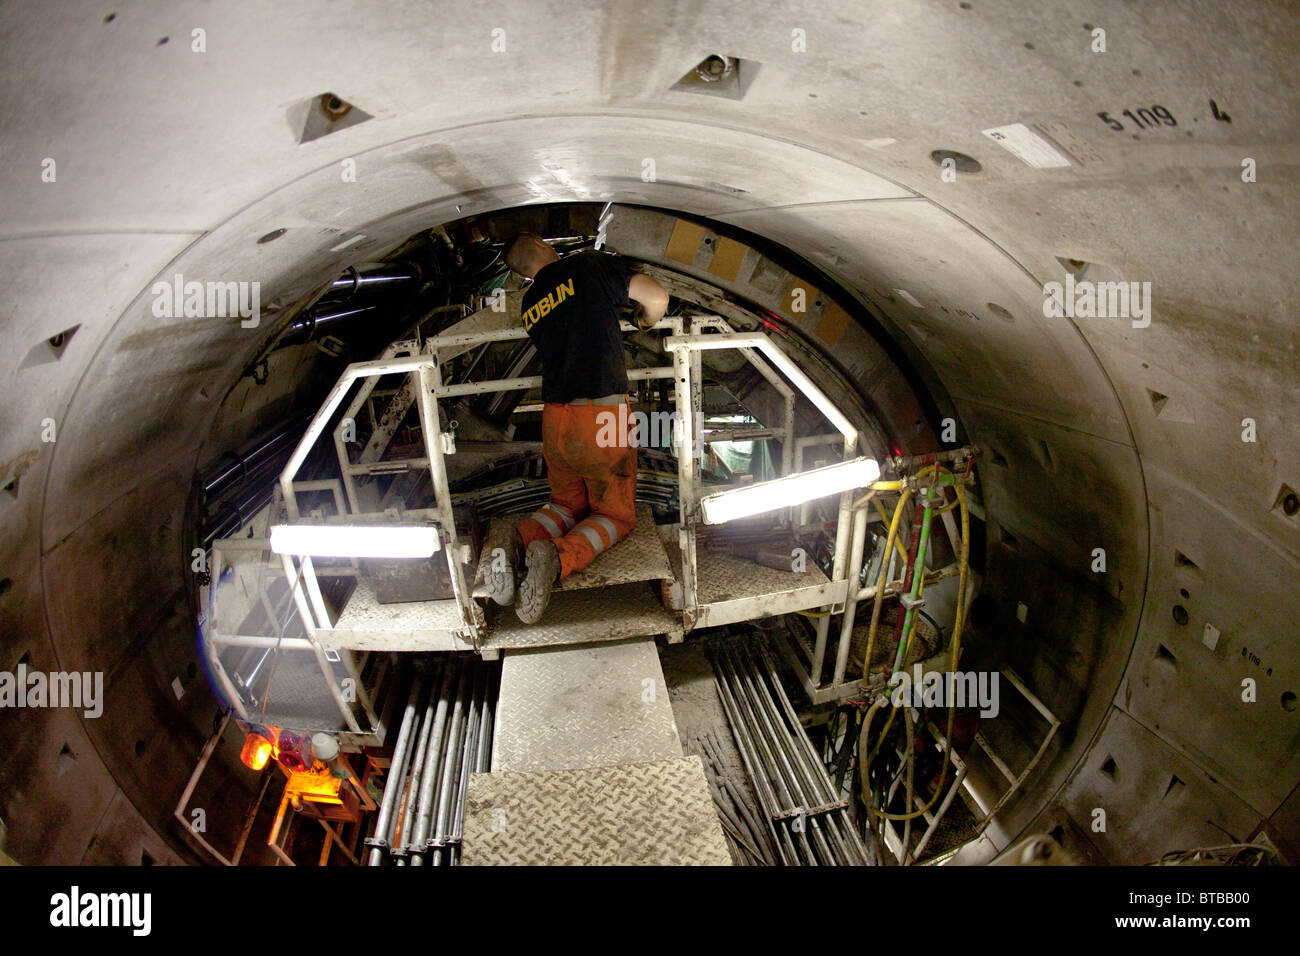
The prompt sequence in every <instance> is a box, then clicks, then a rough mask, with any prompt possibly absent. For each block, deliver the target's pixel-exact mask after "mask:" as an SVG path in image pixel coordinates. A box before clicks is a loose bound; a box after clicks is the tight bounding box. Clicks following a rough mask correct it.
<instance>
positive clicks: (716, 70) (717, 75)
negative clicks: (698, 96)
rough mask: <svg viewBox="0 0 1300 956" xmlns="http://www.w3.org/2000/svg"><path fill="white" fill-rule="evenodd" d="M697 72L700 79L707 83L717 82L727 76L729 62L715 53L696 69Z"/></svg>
mask: <svg viewBox="0 0 1300 956" xmlns="http://www.w3.org/2000/svg"><path fill="white" fill-rule="evenodd" d="M695 72H696V75H698V76H699V78H700V79H702V80H705V81H706V82H709V83H712V82H716V81H717V80H720V79H722V77H723V76H724V75H725V74H726V72H727V60H726V58H725V57H721V56H718V55H717V54H716V53H715V54H713V55H712V56H707V57H705V58H704V59H703V60H702V61H701V62H700V65H699V66H697V67H696V68H695Z"/></svg>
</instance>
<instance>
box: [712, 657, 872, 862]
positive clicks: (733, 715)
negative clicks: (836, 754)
mask: <svg viewBox="0 0 1300 956" xmlns="http://www.w3.org/2000/svg"><path fill="white" fill-rule="evenodd" d="M709 657H710V660H711V661H712V663H713V671H714V674H715V675H716V677H717V685H718V696H719V697H720V698H721V699H722V708H723V710H724V711H725V712H726V715H727V723H728V724H729V725H730V727H731V733H732V736H733V737H734V738H735V741H736V747H737V749H738V750H739V751H740V758H741V761H742V762H743V763H744V765H745V772H746V773H747V774H749V779H750V781H751V782H752V783H753V786H754V790H755V792H756V793H757V794H758V800H759V803H760V804H761V805H762V808H763V814H764V815H765V816H766V817H767V820H766V824H767V828H768V832H769V833H770V834H771V841H770V842H771V843H772V844H773V845H774V846H775V848H776V854H777V857H778V859H779V862H780V863H781V864H782V865H785V866H857V865H863V864H868V863H870V862H871V861H870V859H869V858H868V856H867V850H866V847H865V846H864V845H863V843H862V838H861V837H860V836H859V835H858V832H857V830H856V829H855V828H854V826H853V822H852V821H851V820H850V819H849V816H848V803H847V802H846V801H844V800H841V799H840V796H839V794H837V793H836V792H835V788H834V785H833V784H832V783H831V780H830V777H829V776H828V775H827V773H826V768H825V767H824V766H822V763H821V761H820V760H819V759H818V757H817V753H816V751H815V750H814V749H813V746H812V741H810V740H809V739H808V734H807V733H806V732H805V731H804V729H803V725H802V724H800V723H799V716H798V714H796V713H795V710H794V707H793V705H791V703H790V698H789V697H788V696H787V695H786V692H785V688H784V687H782V686H781V678H780V676H779V672H778V670H777V665H776V660H775V658H774V656H773V654H772V652H771V649H770V648H769V647H768V646H767V641H766V639H765V638H763V637H762V636H760V635H757V634H754V635H753V636H746V637H742V638H738V639H737V638H728V639H723V640H720V641H718V642H716V643H714V644H712V645H711V646H710V647H709ZM756 849H757V848H756Z"/></svg>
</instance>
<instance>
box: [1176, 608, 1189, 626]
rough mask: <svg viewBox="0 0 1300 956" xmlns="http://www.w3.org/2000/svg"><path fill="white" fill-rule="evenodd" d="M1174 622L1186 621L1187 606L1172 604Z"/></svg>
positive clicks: (1183, 622) (1184, 622)
mask: <svg viewBox="0 0 1300 956" xmlns="http://www.w3.org/2000/svg"><path fill="white" fill-rule="evenodd" d="M1174 622H1175V623H1177V624H1186V623H1187V608H1185V607H1183V606H1182V605H1181V604H1175V605H1174Z"/></svg>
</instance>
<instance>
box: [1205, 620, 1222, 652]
mask: <svg viewBox="0 0 1300 956" xmlns="http://www.w3.org/2000/svg"><path fill="white" fill-rule="evenodd" d="M1201 643H1202V644H1204V645H1205V646H1206V647H1208V648H1209V649H1210V650H1214V649H1215V648H1216V647H1218V646H1219V629H1218V628H1217V627H1215V626H1214V625H1213V624H1211V623H1210V622H1209V621H1206V622H1205V633H1204V634H1202V635H1201Z"/></svg>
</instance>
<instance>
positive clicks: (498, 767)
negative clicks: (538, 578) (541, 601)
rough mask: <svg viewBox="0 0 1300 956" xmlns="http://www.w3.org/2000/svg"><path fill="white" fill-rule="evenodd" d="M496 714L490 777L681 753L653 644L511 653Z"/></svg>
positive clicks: (504, 668)
mask: <svg viewBox="0 0 1300 956" xmlns="http://www.w3.org/2000/svg"><path fill="white" fill-rule="evenodd" d="M497 713H498V715H499V716H498V719H497V726H496V737H495V740H494V743H493V747H492V751H493V758H492V770H493V771H494V772H497V771H539V770H567V769H574V768H577V767H603V766H610V765H613V764H624V763H647V762H649V761H653V760H663V759H667V758H670V757H680V756H682V746H681V742H680V740H679V739H678V735H677V724H676V722H675V721H674V720H673V708H672V704H671V702H670V700H669V697H668V690H667V687H666V685H665V684H664V677H663V671H662V670H661V669H660V667H659V654H658V652H657V651H656V650H655V642H654V640H653V639H649V640H640V641H629V642H626V643H619V644H599V645H595V646H586V647H568V648H563V649H559V650H554V649H544V650H524V651H513V652H511V653H508V654H506V655H505V658H504V659H503V661H502V664H501V696H500V704H499V705H498V708H497Z"/></svg>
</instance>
